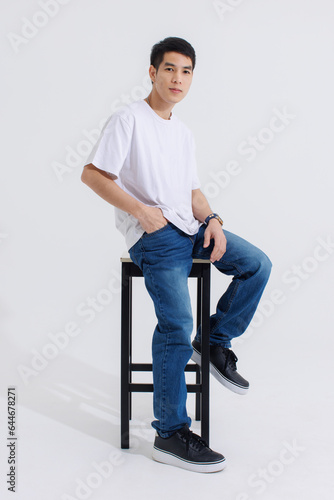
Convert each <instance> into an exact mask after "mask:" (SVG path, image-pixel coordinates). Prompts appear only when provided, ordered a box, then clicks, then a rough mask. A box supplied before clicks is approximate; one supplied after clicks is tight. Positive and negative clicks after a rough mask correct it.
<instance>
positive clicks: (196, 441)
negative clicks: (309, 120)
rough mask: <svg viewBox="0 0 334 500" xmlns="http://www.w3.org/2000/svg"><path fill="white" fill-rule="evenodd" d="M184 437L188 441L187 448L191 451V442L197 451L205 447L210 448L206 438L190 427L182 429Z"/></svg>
mask: <svg viewBox="0 0 334 500" xmlns="http://www.w3.org/2000/svg"><path fill="white" fill-rule="evenodd" d="M182 438H183V440H184V441H185V442H186V450H187V452H188V451H189V447H190V443H191V445H192V448H193V449H194V450H195V451H201V450H202V449H203V448H208V445H207V443H206V441H204V439H202V438H201V437H200V436H198V435H197V434H195V433H194V432H192V431H191V430H190V429H189V427H188V428H186V429H183V430H182Z"/></svg>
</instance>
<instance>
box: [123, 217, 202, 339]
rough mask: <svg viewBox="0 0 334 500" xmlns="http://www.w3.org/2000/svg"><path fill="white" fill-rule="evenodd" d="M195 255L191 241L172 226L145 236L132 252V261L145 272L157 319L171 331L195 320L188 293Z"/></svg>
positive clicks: (146, 283) (146, 284)
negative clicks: (192, 319)
mask: <svg viewBox="0 0 334 500" xmlns="http://www.w3.org/2000/svg"><path fill="white" fill-rule="evenodd" d="M191 253H192V242H191V240H190V239H189V238H188V237H187V235H185V234H184V233H182V232H181V231H179V230H176V229H175V226H172V225H170V224H168V225H167V226H165V227H164V228H162V229H160V230H158V231H155V232H153V233H149V234H146V233H145V234H144V235H143V236H142V237H141V239H140V240H139V241H138V242H137V243H136V244H135V245H134V246H133V247H132V248H131V249H130V256H131V258H132V260H133V261H134V262H135V264H137V265H138V266H139V267H140V269H141V270H142V272H143V275H144V279H145V286H146V288H147V290H148V292H149V294H150V296H151V298H152V300H153V302H154V306H155V311H156V315H157V318H158V320H159V322H160V323H162V324H164V325H165V326H166V327H168V329H173V328H174V327H176V326H177V325H178V324H179V323H180V322H183V323H184V322H188V321H189V322H190V321H191V317H192V314H191V305H190V297H189V290H188V276H189V273H190V270H191V267H192V256H191Z"/></svg>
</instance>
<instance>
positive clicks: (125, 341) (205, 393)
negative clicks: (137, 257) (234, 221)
mask: <svg viewBox="0 0 334 500" xmlns="http://www.w3.org/2000/svg"><path fill="white" fill-rule="evenodd" d="M120 260H121V267H122V292H121V448H129V445H130V439H129V436H130V433H129V428H130V426H129V423H130V419H131V410H132V408H131V407H132V401H131V400H132V398H131V395H132V393H133V392H153V384H147V383H146V384H143V383H142V384H136V383H133V382H132V373H133V372H143V371H146V372H147V371H152V363H132V278H134V277H143V273H142V271H141V269H139V267H138V266H137V265H136V264H135V263H134V262H133V261H132V260H131V258H130V256H129V254H128V253H127V252H126V253H124V254H123V255H122V257H121V258H120ZM189 278H197V328H198V327H199V326H201V333H202V334H201V344H202V345H201V353H202V355H201V366H198V365H197V364H194V363H188V364H187V366H186V368H185V371H187V372H195V373H196V383H195V384H187V392H192V393H196V412H195V415H196V420H200V421H201V436H202V438H203V439H205V441H206V442H207V443H208V445H209V401H210V399H209V389H210V388H209V380H210V372H209V370H210V279H211V262H210V260H208V259H193V265H192V269H191V271H190V274H189Z"/></svg>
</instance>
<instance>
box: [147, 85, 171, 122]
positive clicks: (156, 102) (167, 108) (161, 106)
mask: <svg viewBox="0 0 334 500" xmlns="http://www.w3.org/2000/svg"><path fill="white" fill-rule="evenodd" d="M146 101H147V102H148V104H149V105H150V106H151V108H152V109H153V111H155V112H156V113H157V115H159V116H160V117H161V118H163V119H164V120H169V119H170V117H171V114H172V109H173V108H174V106H175V105H174V104H168V103H167V102H165V101H163V100H162V99H161V97H160V96H159V94H158V93H157V92H155V91H154V89H153V90H152V92H151V93H150V94H149V96H148V97H147V98H146Z"/></svg>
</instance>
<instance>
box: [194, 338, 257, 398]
mask: <svg viewBox="0 0 334 500" xmlns="http://www.w3.org/2000/svg"><path fill="white" fill-rule="evenodd" d="M192 346H193V349H194V352H193V355H192V356H191V359H192V360H193V361H195V363H197V364H198V365H199V366H201V344H200V342H197V340H193V342H192ZM237 361H238V358H237V357H236V355H235V354H234V352H233V351H231V349H228V348H227V347H223V346H222V345H220V344H218V345H210V372H211V373H212V375H213V376H214V377H215V378H216V379H217V380H218V382H220V383H221V384H223V385H224V386H225V387H227V388H228V389H230V390H231V391H233V392H236V393H237V394H247V392H248V389H249V382H247V380H245V379H244V378H243V377H242V376H241V375H240V374H239V373H238V372H237V367H236V362H237Z"/></svg>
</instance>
